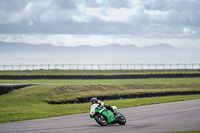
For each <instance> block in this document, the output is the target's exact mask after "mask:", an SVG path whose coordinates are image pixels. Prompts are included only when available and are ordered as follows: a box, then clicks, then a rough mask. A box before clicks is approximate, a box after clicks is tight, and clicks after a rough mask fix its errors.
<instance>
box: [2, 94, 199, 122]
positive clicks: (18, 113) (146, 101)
mask: <svg viewBox="0 0 200 133" xmlns="http://www.w3.org/2000/svg"><path fill="white" fill-rule="evenodd" d="M191 99H200V95H185V96H166V97H153V98H138V99H122V100H109V101H104V102H105V103H106V104H110V105H115V106H117V107H118V108H127V107H135V106H143V105H150V104H159V103H167V102H175V101H183V100H191ZM1 100H2V98H1ZM89 111H90V104H89V103H82V104H62V105H49V104H47V103H44V102H39V101H37V100H36V101H24V100H23V101H15V102H12V101H7V102H6V103H3V104H1V105H0V123H4V122H13V121H22V120H30V119H38V118H47V117H55V116H62V115H71V114H79V113H86V112H89ZM88 117H89V114H88Z"/></svg>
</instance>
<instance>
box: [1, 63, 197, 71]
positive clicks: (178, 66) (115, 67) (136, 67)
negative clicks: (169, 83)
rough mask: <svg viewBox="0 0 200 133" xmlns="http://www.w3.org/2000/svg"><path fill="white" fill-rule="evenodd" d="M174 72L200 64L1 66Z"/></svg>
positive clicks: (25, 68) (8, 68) (37, 68)
mask: <svg viewBox="0 0 200 133" xmlns="http://www.w3.org/2000/svg"><path fill="white" fill-rule="evenodd" d="M166 69H168V70H174V69H200V64H40V65H0V71H7V70H11V71H14V70H166Z"/></svg>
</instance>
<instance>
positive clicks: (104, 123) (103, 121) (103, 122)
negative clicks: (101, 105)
mask: <svg viewBox="0 0 200 133" xmlns="http://www.w3.org/2000/svg"><path fill="white" fill-rule="evenodd" d="M94 119H95V120H96V122H97V123H98V124H99V125H101V126H107V125H108V122H107V120H106V118H105V117H104V116H103V115H101V114H97V115H96V116H95V117H94Z"/></svg>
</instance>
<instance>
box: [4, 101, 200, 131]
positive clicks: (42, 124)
mask: <svg viewBox="0 0 200 133" xmlns="http://www.w3.org/2000/svg"><path fill="white" fill-rule="evenodd" d="M118 111H119V112H121V113H122V114H123V115H124V116H125V117H126V119H127V123H126V125H123V126H121V125H118V124H114V125H108V126H106V127H101V126H99V125H98V124H97V123H96V122H95V120H94V119H91V118H90V117H89V113H84V114H78V115H70V116H61V117H53V118H46V119H37V120H28V121H22V122H11V123H3V124H0V133H13V132H14V133H94V132H95V133H102V132H105V133H116V132H119V133H133V132H135V133H163V132H173V131H184V130H200V99H199V100H189V101H182V102H173V103H165V104H155V105H149V106H140V107H133V108H125V109H120V110H118ZM88 112H89V110H88Z"/></svg>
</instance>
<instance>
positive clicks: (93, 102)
mask: <svg viewBox="0 0 200 133" xmlns="http://www.w3.org/2000/svg"><path fill="white" fill-rule="evenodd" d="M90 103H91V105H93V104H99V105H98V107H105V108H106V109H108V110H111V111H112V112H113V113H115V110H114V109H113V107H112V106H110V105H106V104H104V102H102V101H101V100H98V99H97V98H95V97H94V98H92V99H91V100H90Z"/></svg>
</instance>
